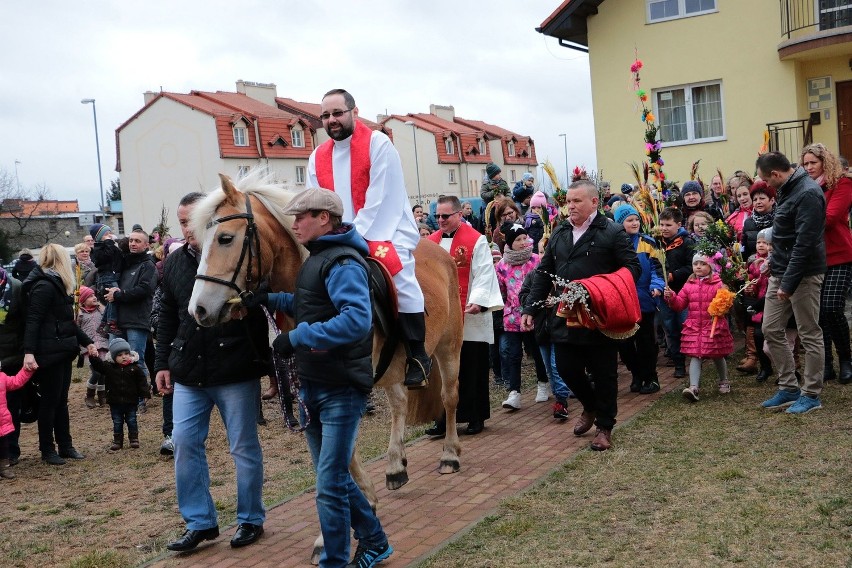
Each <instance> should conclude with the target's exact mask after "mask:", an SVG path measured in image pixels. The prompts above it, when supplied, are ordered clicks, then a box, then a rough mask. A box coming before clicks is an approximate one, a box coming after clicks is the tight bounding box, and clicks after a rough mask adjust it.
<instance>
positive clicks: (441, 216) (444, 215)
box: [435, 211, 461, 221]
mask: <svg viewBox="0 0 852 568" xmlns="http://www.w3.org/2000/svg"><path fill="white" fill-rule="evenodd" d="M456 213H461V211H453V212H452V213H437V214H435V217H437V218H438V219H441V220H442V221H446V220H447V219H449V218H450V217H452V216H453V215H455V214H456Z"/></svg>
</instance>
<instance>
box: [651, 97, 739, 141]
mask: <svg viewBox="0 0 852 568" xmlns="http://www.w3.org/2000/svg"><path fill="white" fill-rule="evenodd" d="M654 104H655V107H656V114H657V122H658V123H659V125H660V132H659V135H660V139H661V140H662V141H663V142H664V143H667V144H672V143H675V144H676V143H685V144H689V143H693V142H714V141H717V140H722V139H724V137H725V122H724V117H723V106H722V84H721V83H719V82H713V83H700V84H694V85H685V86H682V87H671V88H667V89H656V90H654Z"/></svg>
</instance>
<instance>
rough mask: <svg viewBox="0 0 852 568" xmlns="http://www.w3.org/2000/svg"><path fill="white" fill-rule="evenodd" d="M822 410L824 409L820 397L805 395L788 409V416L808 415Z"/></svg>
mask: <svg viewBox="0 0 852 568" xmlns="http://www.w3.org/2000/svg"><path fill="white" fill-rule="evenodd" d="M820 408H822V404H821V403H820V401H819V397H816V396H808V395H806V394H803V395H802V396H800V397H799V400H797V401H796V402H794V403H793V405H792V406H790V408H788V409H787V414H807V413H808V412H810V411H811V410H819V409H820Z"/></svg>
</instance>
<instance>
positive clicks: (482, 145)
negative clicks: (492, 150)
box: [479, 138, 488, 156]
mask: <svg viewBox="0 0 852 568" xmlns="http://www.w3.org/2000/svg"><path fill="white" fill-rule="evenodd" d="M479 155H480V156H486V155H488V142H487V141H486V140H485V138H480V139H479Z"/></svg>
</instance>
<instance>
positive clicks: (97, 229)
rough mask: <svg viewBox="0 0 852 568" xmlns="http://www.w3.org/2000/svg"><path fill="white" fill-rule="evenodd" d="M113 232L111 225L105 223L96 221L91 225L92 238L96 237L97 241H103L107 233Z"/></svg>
mask: <svg viewBox="0 0 852 568" xmlns="http://www.w3.org/2000/svg"><path fill="white" fill-rule="evenodd" d="M111 232H112V228H111V227H110V226H109V225H104V224H103V223H95V224H94V225H92V226H91V227H89V234H90V235H92V238H93V239H95V242H96V243H100V242H103V240H104V237H105V236H106V235H107V233H111Z"/></svg>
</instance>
